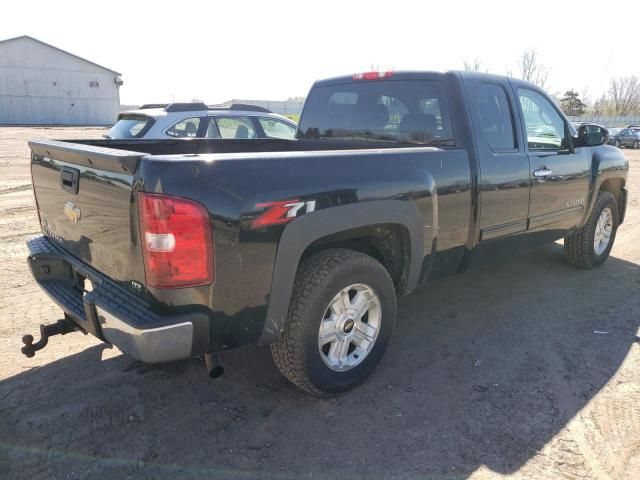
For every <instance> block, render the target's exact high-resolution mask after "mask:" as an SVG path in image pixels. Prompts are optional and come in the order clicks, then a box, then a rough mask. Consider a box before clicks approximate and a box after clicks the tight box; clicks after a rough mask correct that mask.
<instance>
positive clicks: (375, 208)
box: [259, 200, 424, 345]
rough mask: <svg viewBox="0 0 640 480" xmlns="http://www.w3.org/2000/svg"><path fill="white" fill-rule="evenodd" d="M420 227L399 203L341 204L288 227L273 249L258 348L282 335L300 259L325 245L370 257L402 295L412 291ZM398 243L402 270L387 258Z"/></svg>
mask: <svg viewBox="0 0 640 480" xmlns="http://www.w3.org/2000/svg"><path fill="white" fill-rule="evenodd" d="M423 227H424V218H423V215H422V214H421V212H420V211H419V210H418V208H417V206H416V205H415V204H414V203H413V202H409V201H403V200H377V201H371V202H362V203H357V204H349V205H342V206H339V207H332V208H328V209H325V210H318V211H315V212H313V213H310V214H306V215H303V216H301V217H298V218H296V219H295V220H293V221H292V222H290V223H289V224H288V225H287V226H286V227H285V229H284V230H283V233H282V235H281V237H280V241H279V244H278V250H277V253H276V259H275V264H274V270H273V275H272V281H271V293H270V295H269V305H268V308H267V316H266V319H265V323H264V327H263V330H262V334H261V336H260V340H259V343H260V344H262V345H265V344H270V343H273V342H274V341H276V340H277V339H278V338H279V336H280V334H281V333H282V331H283V330H284V326H285V322H286V318H287V313H288V309H289V303H290V300H291V295H292V292H293V287H294V283H295V278H296V274H297V272H298V269H299V266H300V264H301V262H302V261H303V259H304V258H306V257H308V256H309V254H311V253H314V252H317V251H321V250H322V249H325V248H328V247H329V246H331V247H332V248H336V247H338V246H339V247H340V248H349V249H351V250H354V251H359V252H361V253H366V254H368V255H370V256H371V257H373V258H375V259H376V260H378V261H380V263H382V264H383V265H384V266H385V268H387V270H388V271H389V273H390V275H391V276H392V278H393V275H394V274H395V275H396V278H397V280H398V281H399V285H401V286H402V287H403V292H406V293H408V292H410V291H411V290H413V289H414V288H415V287H416V286H417V283H418V279H419V277H420V271H421V268H422V260H423V257H424V240H423V237H424V234H423V230H424V228H423ZM391 232H394V233H391ZM398 232H400V233H398ZM403 232H404V233H403ZM363 233H366V234H365V235H363ZM374 233H375V234H374ZM385 235H391V238H392V239H393V240H390V245H389V246H388V247H387V246H385V241H384V240H382V239H384V237H385ZM398 235H399V236H398ZM398 238H402V239H403V240H402V252H403V253H402V258H403V261H402V265H403V266H402V270H399V269H398V267H397V266H396V265H394V261H396V259H397V257H396V256H395V255H392V254H391V253H390V251H393V249H394V248H395V249H397V248H399V247H398V242H399V240H398ZM387 243H389V241H388V242H387ZM405 256H406V257H407V260H406V263H405V260H404V257H405ZM385 258H386V260H385ZM391 272H394V273H391ZM403 277H405V278H406V279H404V278H403Z"/></svg>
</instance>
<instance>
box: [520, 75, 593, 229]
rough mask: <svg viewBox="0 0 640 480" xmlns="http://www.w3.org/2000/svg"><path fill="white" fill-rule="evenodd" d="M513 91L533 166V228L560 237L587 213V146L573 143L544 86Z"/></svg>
mask: <svg viewBox="0 0 640 480" xmlns="http://www.w3.org/2000/svg"><path fill="white" fill-rule="evenodd" d="M515 92H516V95H517V97H518V107H519V109H520V117H521V119H522V129H523V134H524V136H525V137H526V148H527V151H528V155H529V164H530V168H531V180H532V183H531V195H530V205H529V229H530V230H535V229H538V230H554V231H557V232H556V234H557V235H556V236H558V235H559V236H562V231H564V230H567V229H569V228H572V227H574V226H576V225H578V224H579V223H580V222H581V220H582V218H583V216H584V211H585V202H586V199H587V198H588V192H589V156H588V147H581V148H576V149H573V148H572V139H571V132H572V130H571V128H570V126H569V124H568V122H567V120H566V119H565V118H564V116H563V115H562V114H561V113H560V111H559V110H558V108H557V107H556V106H555V104H554V103H553V102H552V101H551V100H550V99H549V98H548V97H547V96H546V95H545V94H544V93H543V92H542V91H539V90H537V89H534V88H532V87H529V86H518V85H516V88H515Z"/></svg>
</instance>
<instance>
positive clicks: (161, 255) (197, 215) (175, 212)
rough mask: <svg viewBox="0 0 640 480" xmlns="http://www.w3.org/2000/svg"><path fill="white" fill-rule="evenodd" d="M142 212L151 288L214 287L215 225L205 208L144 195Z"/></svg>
mask: <svg viewBox="0 0 640 480" xmlns="http://www.w3.org/2000/svg"><path fill="white" fill-rule="evenodd" d="M138 211H139V213H140V241H141V243H142V253H143V256H144V269H145V274H146V278H147V284H148V285H150V286H152V287H159V288H175V287H193V286H196V285H206V284H209V283H213V280H214V273H213V272H214V265H213V261H214V255H213V238H212V237H211V222H210V221H209V213H208V212H207V210H206V209H205V208H204V207H203V206H202V205H200V204H199V203H197V202H194V201H192V200H187V199H185V198H179V197H170V196H167V195H159V194H155V193H144V192H140V193H138Z"/></svg>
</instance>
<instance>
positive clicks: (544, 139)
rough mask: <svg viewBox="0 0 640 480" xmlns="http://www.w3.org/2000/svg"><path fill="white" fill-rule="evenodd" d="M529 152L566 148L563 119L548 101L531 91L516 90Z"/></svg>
mask: <svg viewBox="0 0 640 480" xmlns="http://www.w3.org/2000/svg"><path fill="white" fill-rule="evenodd" d="M518 97H519V99H520V106H521V107H522V114H523V116H524V123H525V126H526V129H527V143H528V144H529V149H530V150H561V149H563V148H566V144H567V142H566V140H565V124H564V120H563V118H562V117H561V116H560V114H559V113H558V111H557V110H556V109H555V108H554V106H553V105H552V104H551V102H550V101H549V100H547V99H546V98H544V97H543V96H542V95H540V94H539V93H537V92H534V91H533V90H528V89H526V88H520V89H518Z"/></svg>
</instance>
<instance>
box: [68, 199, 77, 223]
mask: <svg viewBox="0 0 640 480" xmlns="http://www.w3.org/2000/svg"><path fill="white" fill-rule="evenodd" d="M64 214H65V215H66V216H67V218H68V219H69V220H71V221H72V222H73V223H78V222H79V221H80V209H79V208H78V207H76V205H75V204H74V203H73V202H67V203H65V204H64Z"/></svg>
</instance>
